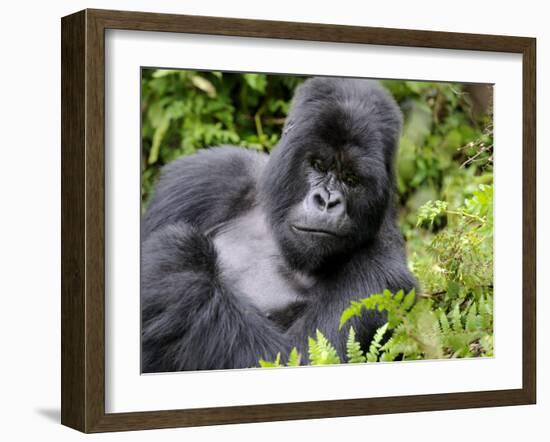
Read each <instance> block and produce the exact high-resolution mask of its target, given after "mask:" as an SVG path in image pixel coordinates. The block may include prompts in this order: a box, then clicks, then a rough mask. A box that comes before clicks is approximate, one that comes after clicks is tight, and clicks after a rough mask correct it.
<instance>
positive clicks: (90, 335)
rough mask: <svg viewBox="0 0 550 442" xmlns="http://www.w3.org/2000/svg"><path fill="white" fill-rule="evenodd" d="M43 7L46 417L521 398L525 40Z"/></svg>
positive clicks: (527, 374) (525, 357) (270, 415)
mask: <svg viewBox="0 0 550 442" xmlns="http://www.w3.org/2000/svg"><path fill="white" fill-rule="evenodd" d="M61 24H62V177H61V180H62V181H61V182H62V315H61V316H62V342H61V345H62V408H61V420H62V423H63V424H64V425H67V426H69V427H72V428H75V429H78V430H80V431H83V432H103V431H122V430H139V429H150V428H168V427H183V426H197V425H215V424H226V423H240V422H243V423H244V422H261V421H276V420H288V419H311V418H324V417H338V416H354V415H368V414H381V413H401V412H412V411H430V410H445V409H459V408H473V407H489V406H505V405H527V404H534V403H535V400H536V351H535V349H536V345H535V330H536V322H535V319H536V315H535V313H536V311H535V295H536V274H535V269H536V234H535V231H536V229H535V227H536V219H535V214H536V207H535V200H536V198H535V196H536V189H535V182H536V175H535V173H536V152H535V143H536V139H535V133H536V130H535V124H536V119H535V116H536V115H535V109H536V106H535V96H536V95H535V73H536V63H535V53H536V45H535V39H533V38H526V37H512V36H495V35H474V34H458V33H447V32H432V31H418V30H404V29H384V28H368V27H349V26H338V25H321V24H311V23H289V22H274V21H261V20H241V19H234V18H218V17H198V16H184V15H168V14H153V13H141V12H123V11H106V10H85V11H80V12H78V13H75V14H73V15H70V16H67V17H64V18H63V19H62V22H61Z"/></svg>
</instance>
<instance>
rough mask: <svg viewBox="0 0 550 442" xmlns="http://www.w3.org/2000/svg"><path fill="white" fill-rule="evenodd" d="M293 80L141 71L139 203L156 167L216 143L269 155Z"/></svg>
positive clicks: (296, 80)
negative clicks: (233, 145) (140, 176)
mask: <svg viewBox="0 0 550 442" xmlns="http://www.w3.org/2000/svg"><path fill="white" fill-rule="evenodd" d="M303 80H304V78H303V77H298V76H284V75H266V74H233V73H226V72H223V73H222V72H199V71H188V70H165V69H143V70H142V82H141V85H142V91H141V119H142V134H141V139H142V170H143V173H142V202H143V207H144V208H145V205H146V202H147V199H148V197H149V195H150V192H151V189H152V186H153V184H154V182H155V180H156V178H157V176H158V172H159V169H160V167H161V166H162V165H164V164H167V163H169V162H170V161H172V160H173V159H175V158H178V157H179V156H181V155H190V154H192V153H194V152H196V151H197V150H199V149H202V148H207V147H210V146H216V145H220V144H237V145H241V146H243V147H248V148H250V149H257V150H262V151H265V152H269V151H270V150H271V148H272V147H273V146H274V145H275V144H276V143H277V142H278V141H279V137H280V133H281V130H282V127H283V124H284V119H285V117H286V115H287V113H288V109H289V104H290V100H291V98H292V94H293V92H294V89H295V88H296V86H297V85H298V84H299V83H301V82H302V81H303Z"/></svg>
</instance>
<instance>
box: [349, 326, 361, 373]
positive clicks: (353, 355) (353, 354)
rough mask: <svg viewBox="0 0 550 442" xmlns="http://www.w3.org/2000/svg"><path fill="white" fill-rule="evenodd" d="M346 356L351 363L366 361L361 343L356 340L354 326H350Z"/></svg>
mask: <svg viewBox="0 0 550 442" xmlns="http://www.w3.org/2000/svg"><path fill="white" fill-rule="evenodd" d="M346 356H347V358H348V363H350V364H358V363H362V362H365V356H364V355H363V351H362V350H361V345H360V344H359V342H357V341H356V340H355V330H354V329H353V327H350V328H349V335H348V340H347V342H346Z"/></svg>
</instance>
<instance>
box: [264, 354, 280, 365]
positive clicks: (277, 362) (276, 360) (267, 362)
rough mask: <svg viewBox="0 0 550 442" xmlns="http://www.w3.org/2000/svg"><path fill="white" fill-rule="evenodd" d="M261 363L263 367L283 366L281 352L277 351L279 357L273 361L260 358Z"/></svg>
mask: <svg viewBox="0 0 550 442" xmlns="http://www.w3.org/2000/svg"><path fill="white" fill-rule="evenodd" d="M259 363H260V367H262V368H276V367H282V365H281V353H277V358H276V359H275V360H274V361H273V362H270V361H265V360H263V359H260V361H259Z"/></svg>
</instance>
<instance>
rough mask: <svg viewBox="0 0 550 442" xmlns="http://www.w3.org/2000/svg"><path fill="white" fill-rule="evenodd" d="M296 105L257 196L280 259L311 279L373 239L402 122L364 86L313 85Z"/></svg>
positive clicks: (387, 196) (376, 91)
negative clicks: (264, 208) (333, 260)
mask: <svg viewBox="0 0 550 442" xmlns="http://www.w3.org/2000/svg"><path fill="white" fill-rule="evenodd" d="M295 97H296V98H295V100H294V102H293V108H292V111H291V114H290V116H289V122H288V123H287V129H286V133H285V135H284V136H283V138H282V140H281V142H280V144H279V146H277V148H276V149H275V150H274V152H273V153H272V155H271V158H270V161H269V164H268V167H267V170H266V174H265V177H264V182H263V186H262V188H263V197H264V199H265V200H266V201H265V202H266V204H267V211H268V215H269V217H270V221H271V223H272V226H273V229H274V232H275V235H276V237H277V240H278V242H279V244H280V247H281V249H282V252H283V254H284V256H285V258H286V259H287V261H288V262H289V264H290V265H291V266H293V267H296V268H300V269H302V270H310V271H311V270H315V269H316V268H318V267H319V266H321V265H322V264H323V263H324V262H326V261H327V260H328V259H330V258H331V257H335V256H339V257H342V256H345V255H346V254H350V253H351V252H353V250H355V249H357V248H360V247H362V246H365V245H366V244H367V243H368V241H369V240H370V239H372V238H374V236H375V235H376V233H377V231H378V229H379V227H380V225H381V223H382V220H383V218H384V215H385V213H386V211H387V209H388V206H389V203H390V201H391V197H392V192H393V177H392V173H393V172H392V171H393V167H392V162H393V156H394V152H395V145H396V142H397V138H398V134H399V129H400V121H401V120H400V114H399V111H398V108H397V106H396V104H395V103H394V102H393V100H392V99H391V98H390V97H389V95H388V94H387V93H386V92H385V91H384V90H383V89H382V88H381V87H380V86H378V85H377V84H376V83H373V82H369V81H365V80H352V81H348V82H337V81H334V80H333V79H329V78H319V79H314V80H313V81H311V80H310V81H308V82H306V83H305V84H304V86H302V88H301V89H299V90H298V93H297V94H296V96H295Z"/></svg>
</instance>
